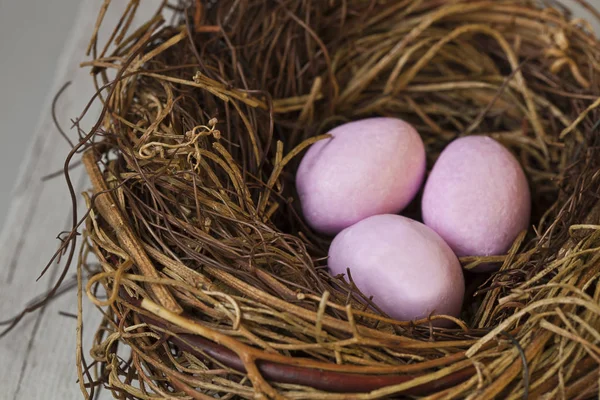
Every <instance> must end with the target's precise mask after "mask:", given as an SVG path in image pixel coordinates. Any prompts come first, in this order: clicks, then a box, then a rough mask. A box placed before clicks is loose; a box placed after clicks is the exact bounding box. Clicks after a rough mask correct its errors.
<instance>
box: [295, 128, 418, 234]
mask: <svg viewBox="0 0 600 400" xmlns="http://www.w3.org/2000/svg"><path fill="white" fill-rule="evenodd" d="M329 134H331V136H332V138H329V139H325V140H321V141H319V142H317V143H315V144H314V145H312V146H311V147H310V148H309V149H308V151H307V152H306V154H305V156H304V158H303V159H302V161H301V163H300V166H299V167H298V172H297V175H296V188H297V190H298V196H299V199H300V204H301V206H302V212H303V214H304V218H305V220H306V222H307V223H308V224H309V225H310V226H311V227H312V228H313V229H315V230H317V231H319V232H321V233H324V234H328V235H334V234H336V233H338V232H340V231H341V230H342V229H344V228H347V227H349V226H350V225H352V224H355V223H356V222H358V221H360V220H362V219H364V218H367V217H370V216H372V215H376V214H386V213H397V212H399V211H401V210H402V209H403V208H404V207H406V206H407V205H408V203H410V201H411V200H412V199H413V197H414V196H415V194H416V193H417V191H418V190H419V188H420V186H421V184H422V182H423V178H424V176H425V147H424V146H423V141H422V140H421V137H420V136H419V134H418V133H417V131H416V130H415V129H414V128H413V127H412V126H411V125H409V124H408V123H406V122H404V121H402V120H400V119H396V118H369V119H363V120H360V121H355V122H350V123H347V124H344V125H340V126H338V127H337V128H335V129H333V130H331V131H330V132H329Z"/></svg>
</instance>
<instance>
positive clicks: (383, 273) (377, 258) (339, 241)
mask: <svg viewBox="0 0 600 400" xmlns="http://www.w3.org/2000/svg"><path fill="white" fill-rule="evenodd" d="M328 265H329V269H330V270H331V273H332V274H333V275H338V274H346V269H349V270H350V274H351V275H352V280H353V281H354V283H355V284H356V286H357V287H358V288H359V289H360V290H361V292H362V293H364V294H365V295H367V296H373V302H374V303H375V304H377V305H378V306H379V307H380V308H381V309H382V310H383V311H384V312H385V313H387V314H388V315H390V316H391V317H393V318H396V319H398V320H403V321H408V320H416V319H421V318H427V317H428V316H430V315H436V314H437V315H439V314H444V315H452V316H458V315H459V314H460V310H461V306H462V302H463V297H464V292H465V283H464V278H463V273H462V268H461V266H460V263H459V261H458V259H457V258H456V255H455V254H454V253H453V252H452V249H450V247H449V246H448V245H447V244H446V243H445V242H444V241H443V240H442V238H440V237H439V235H438V234H437V233H435V232H434V231H433V230H431V229H430V228H428V227H427V226H425V225H423V224H422V223H420V222H417V221H414V220H411V219H409V218H406V217H402V216H400V215H391V214H384V215H376V216H373V217H369V218H367V219H364V220H362V221H360V222H359V223H357V224H355V225H352V226H351V227H349V228H346V229H344V230H343V231H342V232H340V233H339V234H338V235H337V236H336V237H335V238H334V240H333V242H332V243H331V247H330V248H329V260H328ZM434 323H435V325H438V326H439V325H448V321H447V320H436V321H435V322H434Z"/></svg>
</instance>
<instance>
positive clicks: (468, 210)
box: [422, 136, 531, 271]
mask: <svg viewBox="0 0 600 400" xmlns="http://www.w3.org/2000/svg"><path fill="white" fill-rule="evenodd" d="M422 212H423V221H424V222H425V224H426V225H427V226H429V227H430V228H432V229H433V230H434V231H436V232H437V233H438V234H439V235H440V236H441V237H442V238H443V239H444V240H445V241H446V242H447V243H448V244H449V245H450V247H451V248H452V249H453V250H454V252H455V253H456V254H457V255H458V256H459V257H461V256H488V255H498V254H504V253H505V252H506V251H507V250H508V249H509V248H510V246H511V244H512V243H513V241H514V240H515V238H516V237H517V236H518V234H519V233H520V232H521V231H523V230H525V229H527V227H528V225H529V219H530V212H531V195H530V192H529V186H528V184H527V178H526V177H525V174H524V173H523V170H522V169H521V166H520V165H519V162H518V161H517V160H516V159H515V157H514V156H513V155H512V154H511V153H510V152H509V151H508V150H507V149H506V148H505V147H504V146H502V145H501V144H500V143H498V142H497V141H495V140H494V139H491V138H489V137H485V136H468V137H464V138H460V139H457V140H455V141H453V142H452V143H450V144H449V145H448V146H447V147H446V148H445V149H444V151H443V152H442V153H441V154H440V156H439V159H438V160H437V162H436V163H435V165H434V166H433V169H432V171H431V174H430V175H429V178H428V179H427V183H426V184H425V189H424V192H423V199H422ZM489 269H490V266H489V265H486V266H482V267H480V268H479V269H476V270H478V271H485V270H489Z"/></svg>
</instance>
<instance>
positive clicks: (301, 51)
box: [76, 0, 600, 399]
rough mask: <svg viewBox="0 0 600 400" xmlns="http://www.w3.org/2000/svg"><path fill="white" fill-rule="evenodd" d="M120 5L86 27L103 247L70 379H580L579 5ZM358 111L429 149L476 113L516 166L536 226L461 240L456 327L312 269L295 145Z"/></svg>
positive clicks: (593, 237)
mask: <svg viewBox="0 0 600 400" xmlns="http://www.w3.org/2000/svg"><path fill="white" fill-rule="evenodd" d="M137 4H138V2H137V1H132V2H131V4H130V5H129V7H128V8H127V11H126V13H125V15H124V16H123V19H122V20H121V21H120V23H119V25H118V26H117V27H116V28H115V32H114V34H113V35H112V36H111V37H110V41H109V42H108V43H98V41H97V39H96V35H94V38H93V40H92V45H91V49H92V51H93V61H91V62H89V63H87V65H88V66H91V67H92V75H93V77H94V79H95V81H96V82H97V86H98V88H99V93H100V96H98V98H99V99H101V101H102V102H103V104H104V109H103V113H102V117H101V119H100V120H99V122H98V124H97V126H96V127H95V128H94V130H92V131H91V132H90V134H89V135H88V136H87V137H85V138H84V139H83V140H82V141H81V143H80V144H79V145H78V146H77V148H76V150H84V151H85V153H84V156H83V161H84V164H85V166H86V169H87V171H88V174H89V175H90V177H91V179H92V183H93V193H89V194H86V195H85V199H86V201H87V204H88V205H89V207H90V212H89V214H88V216H87V219H86V224H85V231H84V244H85V245H84V248H83V250H82V251H83V253H82V257H81V258H82V260H85V259H86V257H85V255H86V254H87V253H88V252H89V251H90V250H91V251H92V252H93V253H94V254H95V256H96V257H97V259H98V260H99V263H97V262H96V261H93V260H92V259H90V261H89V263H87V264H86V263H85V262H83V263H82V264H81V266H80V268H79V272H80V277H81V280H80V281H81V282H83V283H81V285H82V292H85V293H87V295H88V297H89V298H90V299H91V300H92V301H93V302H94V303H95V304H96V305H98V306H100V307H101V309H102V310H103V312H104V320H103V322H102V325H101V327H100V329H99V330H98V333H97V335H96V337H95V343H94V346H93V348H92V349H91V357H92V358H93V363H92V361H90V360H89V356H87V354H88V353H89V350H90V349H81V348H80V351H79V363H80V368H79V373H80V379H81V385H82V390H83V392H84V393H86V395H91V392H92V391H94V390H97V387H98V386H99V385H105V386H106V387H108V388H110V390H112V391H113V394H114V395H115V397H117V398H136V399H137V398H139V399H150V398H195V399H210V398H214V397H217V398H221V399H230V398H273V399H281V398H291V399H374V398H381V397H391V398H401V397H404V396H428V398H431V399H434V398H435V399H442V398H462V397H468V398H482V399H490V398H494V397H499V398H523V397H527V396H529V397H530V398H537V397H539V396H542V395H543V396H546V398H570V399H572V398H587V397H594V396H596V395H597V392H598V372H599V369H598V362H600V347H599V345H600V344H599V342H600V306H599V305H598V300H599V298H600V285H598V276H599V274H600V233H599V232H598V227H599V226H598V224H600V205H599V203H598V201H597V199H598V195H599V194H600V191H599V188H600V148H599V147H598V145H599V144H600V139H599V138H600V134H599V133H598V132H597V128H598V124H597V121H599V119H600V113H599V112H598V110H597V106H598V105H599V104H600V101H599V100H598V96H599V95H600V81H599V78H600V47H599V42H598V41H597V40H596V39H595V37H594V36H593V34H592V33H591V28H590V27H589V24H587V23H586V22H585V21H582V20H573V19H571V17H570V16H569V13H568V11H567V10H566V9H564V8H562V7H561V6H560V5H559V4H557V3H554V2H551V1H548V2H542V1H539V2H538V1H525V0H502V1H500V0H494V1H440V0H422V1H417V0H407V1H368V0H343V1H342V0H340V1H336V0H334V1H329V0H327V1H326V0H220V1H215V2H209V1H197V2H189V3H187V2H181V4H180V5H179V6H177V7H171V8H170V11H173V10H174V12H175V16H174V18H173V19H172V20H171V22H169V23H165V24H161V22H162V20H161V18H160V11H161V10H159V12H158V13H157V14H156V15H157V16H156V17H155V18H154V19H152V20H151V21H149V22H148V23H146V24H145V25H143V26H141V28H139V29H137V30H135V31H134V30H133V28H131V27H130V22H131V20H132V16H133V14H134V13H135V10H136V8H137ZM168 8H169V7H166V6H165V8H164V9H163V10H162V11H165V10H167V9H168ZM592 12H593V11H592V10H591V9H590V16H592ZM596 15H597V14H596ZM100 20H101V18H100ZM102 49H104V50H102ZM107 49H108V50H107ZM370 116H394V117H400V118H403V119H405V120H407V121H409V122H411V123H412V124H413V125H414V126H415V127H416V128H417V130H418V131H419V133H420V134H421V135H422V138H423V140H424V142H425V145H426V147H427V154H428V157H429V159H428V166H429V167H431V165H432V164H433V162H434V161H435V158H436V157H437V155H438V154H439V152H440V151H441V149H442V148H443V147H444V146H445V145H446V144H447V143H449V142H450V141H451V140H452V139H455V138H457V137H460V136H464V135H471V134H479V135H488V136H491V137H493V138H495V139H497V140H498V141H500V142H501V143H503V144H504V145H505V146H506V147H507V148H509V149H510V150H511V151H512V152H513V153H514V154H515V155H516V156H517V157H518V159H519V161H520V162H521V164H522V166H523V168H524V170H525V172H526V174H527V176H528V179H529V183H530V186H531V188H532V196H533V215H532V221H533V225H532V227H531V229H529V231H528V232H527V233H526V234H523V235H521V236H520V237H519V238H518V239H517V240H516V241H515V243H514V244H513V246H512V248H511V249H510V251H509V252H508V254H506V255H502V256H494V257H479V258H478V257H465V258H463V259H461V262H462V264H463V266H464V267H465V269H467V270H468V269H470V268H472V267H474V266H476V265H477V264H479V263H482V262H486V263H487V262H494V263H501V265H502V266H501V269H500V271H499V272H497V273H494V274H489V275H481V274H479V275H475V274H471V273H469V272H468V271H467V272H466V273H465V276H466V280H467V296H466V301H465V305H464V309H463V313H462V315H461V318H460V319H452V318H451V317H447V318H449V319H451V320H452V321H453V327H452V328H446V329H442V328H433V327H432V326H431V324H430V322H431V321H429V320H422V321H412V322H411V321H395V320H393V319H390V318H387V317H386V316H385V315H383V314H382V313H381V312H378V311H377V309H376V308H375V306H374V305H372V307H370V306H369V304H370V301H369V300H368V299H365V298H364V296H362V295H361V294H360V292H359V291H357V290H356V288H354V287H353V285H351V284H346V283H345V281H344V280H343V279H341V278H340V277H332V276H330V275H329V273H328V271H327V268H326V264H327V262H326V258H325V256H326V253H327V248H328V245H329V242H330V239H329V238H326V237H322V236H319V235H317V234H315V233H314V232H312V231H311V230H310V229H309V228H308V227H307V226H306V225H305V223H304V222H303V221H302V218H301V215H300V213H299V211H298V210H299V209H298V202H297V201H296V199H295V196H296V195H295V192H294V190H295V189H294V174H295V168H296V166H297V164H298V161H299V155H300V154H301V152H302V151H303V150H304V149H305V148H306V147H307V146H308V145H310V144H311V143H313V142H314V141H316V140H319V139H320V138H321V137H320V136H319V135H322V134H324V133H326V132H327V131H328V130H329V129H330V128H332V127H334V126H336V125H339V124H340V123H343V122H347V121H350V120H354V119H359V118H365V117H370ZM417 209H418V207H412V208H410V207H409V210H408V211H407V212H408V215H410V216H412V217H414V218H418V217H419V216H418V211H417ZM84 267H85V268H84ZM84 278H87V283H85V279H84ZM99 289H103V290H99ZM103 293H106V296H105V297H104V295H103ZM437 318H446V317H437ZM125 350H129V351H125Z"/></svg>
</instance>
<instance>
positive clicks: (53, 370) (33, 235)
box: [0, 0, 159, 400]
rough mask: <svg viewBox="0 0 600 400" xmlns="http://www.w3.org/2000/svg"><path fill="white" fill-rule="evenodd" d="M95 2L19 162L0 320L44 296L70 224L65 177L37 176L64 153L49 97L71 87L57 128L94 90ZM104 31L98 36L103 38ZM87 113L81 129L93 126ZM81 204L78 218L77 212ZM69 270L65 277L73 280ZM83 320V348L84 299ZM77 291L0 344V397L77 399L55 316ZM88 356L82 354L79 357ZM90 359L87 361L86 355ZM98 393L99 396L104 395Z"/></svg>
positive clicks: (6, 233)
mask: <svg viewBox="0 0 600 400" xmlns="http://www.w3.org/2000/svg"><path fill="white" fill-rule="evenodd" d="M158 2H159V1H158V0H153V1H148V0H145V1H144V2H142V6H141V7H140V10H139V11H138V16H137V18H136V21H137V22H143V21H145V20H147V19H148V18H149V17H150V16H151V14H152V13H153V12H154V11H155V9H156V5H157V4H158ZM101 4H102V1H101V0H86V1H84V2H82V3H81V5H80V7H79V11H78V18H77V19H76V23H75V26H74V27H73V28H72V32H71V34H70V37H69V41H68V42H67V43H66V44H65V47H64V49H63V53H62V55H61V63H60V65H59V68H58V69H57V73H56V76H55V80H54V85H53V88H52V90H51V93H50V96H49V97H48V99H47V101H46V105H45V107H44V109H43V112H42V115H41V117H40V120H39V121H40V122H39V124H38V128H37V130H36V135H35V137H34V140H33V142H32V145H31V147H30V149H29V151H28V153H27V156H26V157H25V158H24V159H23V164H22V169H21V173H20V176H19V179H18V184H17V187H16V189H15V190H14V192H13V199H12V203H11V206H10V210H9V213H8V217H7V220H6V223H5V225H4V227H3V231H2V234H1V235H0V320H3V319H6V318H7V317H10V316H12V315H14V314H16V313H17V312H18V311H20V310H21V309H22V308H23V306H25V305H26V304H27V303H28V302H29V301H30V300H32V299H33V298H35V297H36V296H38V295H40V294H42V293H44V292H45V291H46V290H48V288H49V287H51V285H52V283H53V282H54V281H55V279H56V278H57V276H58V274H59V272H60V270H61V266H59V265H53V266H52V268H51V270H50V271H49V272H48V273H47V274H46V275H45V276H44V277H43V278H42V279H41V280H40V281H38V282H36V278H37V277H38V275H39V273H40V271H41V270H42V268H43V267H44V265H45V264H46V262H47V261H48V260H49V259H50V257H51V256H52V254H53V253H54V251H55V250H56V248H57V246H58V244H59V242H58V240H57V239H56V235H57V234H58V233H59V232H60V231H62V230H65V229H68V228H69V226H70V218H71V210H70V198H69V195H68V191H67V187H66V184H65V182H64V179H62V178H60V177H59V178H57V179H53V180H51V181H47V182H42V181H41V178H42V177H43V176H44V175H46V174H48V173H50V172H53V171H57V170H60V169H61V168H62V166H63V162H64V159H65V156H66V155H67V153H68V151H69V146H68V144H67V143H66V142H65V141H64V140H63V139H62V138H61V137H60V136H59V134H58V132H57V130H56V128H55V127H54V125H53V122H52V117H51V107H50V106H51V100H52V97H53V94H55V93H56V92H57V91H58V89H59V88H60V87H61V86H62V85H63V84H64V83H65V82H66V81H69V80H70V81H72V84H71V86H70V87H69V88H68V89H67V90H66V91H65V93H64V94H63V96H61V97H60V99H59V102H58V107H57V114H58V116H59V120H60V122H61V124H62V125H63V127H66V128H68V127H69V126H70V123H69V121H70V120H71V119H73V118H76V117H77V116H78V115H79V114H80V112H81V111H82V109H83V107H84V106H85V104H86V103H87V102H88V100H89V99H90V98H91V97H92V95H93V93H94V90H93V86H92V84H91V79H90V77H89V75H88V71H87V70H84V69H80V68H79V62H80V61H83V60H85V59H86V57H85V49H86V47H87V44H88V40H89V36H90V33H91V29H92V27H93V26H94V23H95V21H96V17H97V13H98V10H99V7H100V6H101ZM126 4H127V1H126V0H113V5H112V6H111V7H110V8H109V10H108V13H107V15H106V24H105V25H106V26H107V27H108V26H112V25H113V24H114V23H115V22H116V20H117V18H118V17H119V16H120V15H121V13H122V11H123V9H124V6H125V5H126ZM106 33H107V30H105V31H103V35H101V37H102V36H106ZM96 116H97V110H93V111H92V112H91V113H90V115H89V117H88V118H86V119H85V120H84V122H83V124H82V126H83V127H89V126H91V125H92V123H93V120H94V118H95V117H96ZM74 135H75V134H74V133H73V136H74ZM72 177H73V183H74V184H75V185H76V189H77V191H78V193H79V192H81V191H82V190H84V189H85V188H87V186H88V182H87V180H86V178H85V175H84V174H83V170H82V169H81V168H79V169H77V170H75V171H73V173H72ZM81 206H82V204H80V211H79V214H80V215H82V213H83V211H84V210H83V208H82V207H81ZM74 273H75V271H74V269H73V271H71V272H70V275H71V276H73V275H74ZM86 308H87V310H88V311H91V312H88V313H86V314H85V319H84V337H85V341H86V343H87V346H86V350H89V344H90V343H91V335H92V334H93V332H94V331H95V328H96V325H97V324H98V322H99V313H98V312H95V311H94V310H93V309H92V307H91V305H90V304H89V302H87V305H86ZM76 310H77V302H76V292H75V291H70V292H68V293H66V294H64V295H62V296H61V297H59V298H58V299H56V300H55V301H53V302H52V303H51V304H49V305H48V306H47V307H45V308H44V309H43V310H41V311H38V312H36V313H33V314H31V315H28V316H27V317H25V318H24V320H23V321H22V322H21V323H20V324H19V325H18V326H17V328H16V329H15V330H13V331H12V332H11V333H9V335H8V336H6V337H4V338H3V339H0V360H1V361H2V368H0V400H9V399H10V400H21V399H22V400H32V399H78V398H81V397H82V396H81V392H80V391H79V385H78V384H77V381H76V379H77V373H76V365H75V328H76V320H75V319H72V318H69V317H65V316H61V315H59V312H60V311H63V312H67V313H75V312H76ZM86 355H87V354H86ZM88 358H89V357H88ZM109 397H110V396H109V393H108V392H106V391H105V392H104V393H103V394H102V396H101V397H100V398H109Z"/></svg>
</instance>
